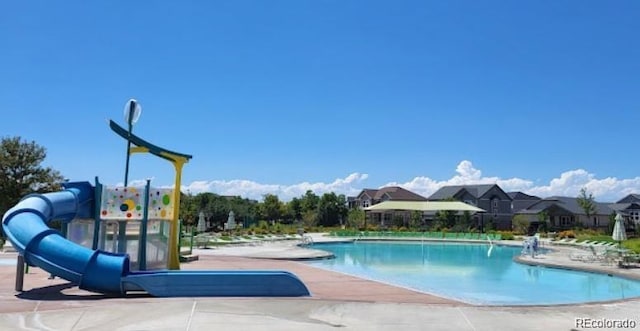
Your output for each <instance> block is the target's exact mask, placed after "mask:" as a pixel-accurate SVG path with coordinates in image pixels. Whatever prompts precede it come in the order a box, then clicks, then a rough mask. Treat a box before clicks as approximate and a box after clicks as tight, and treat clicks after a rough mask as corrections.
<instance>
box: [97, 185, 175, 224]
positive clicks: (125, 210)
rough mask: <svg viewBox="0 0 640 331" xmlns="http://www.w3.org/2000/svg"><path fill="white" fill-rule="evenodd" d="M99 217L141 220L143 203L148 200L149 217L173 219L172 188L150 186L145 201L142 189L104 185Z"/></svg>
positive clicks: (104, 218)
mask: <svg viewBox="0 0 640 331" xmlns="http://www.w3.org/2000/svg"><path fill="white" fill-rule="evenodd" d="M101 201H102V204H101V206H100V217H101V218H102V219H103V220H142V215H143V212H144V204H145V202H146V201H148V202H149V217H148V218H149V219H158V220H172V219H173V209H174V205H173V190H172V189H164V188H151V189H150V190H149V198H148V199H147V200H146V201H145V199H144V189H143V188H135V187H105V188H103V189H102V200H101Z"/></svg>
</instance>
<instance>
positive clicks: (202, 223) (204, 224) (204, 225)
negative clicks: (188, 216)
mask: <svg viewBox="0 0 640 331" xmlns="http://www.w3.org/2000/svg"><path fill="white" fill-rule="evenodd" d="M197 230H198V232H200V233H202V232H204V231H206V230H207V222H206V220H205V219H204V213H203V212H200V214H199V215H198V227H197Z"/></svg>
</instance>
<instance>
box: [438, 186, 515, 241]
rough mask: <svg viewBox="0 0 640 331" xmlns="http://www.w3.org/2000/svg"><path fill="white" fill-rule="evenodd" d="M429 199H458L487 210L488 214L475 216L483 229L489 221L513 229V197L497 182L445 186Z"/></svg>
mask: <svg viewBox="0 0 640 331" xmlns="http://www.w3.org/2000/svg"><path fill="white" fill-rule="evenodd" d="M428 199H429V200H430V201H443V200H457V201H462V202H464V203H467V204H470V205H473V206H476V207H478V208H481V209H484V210H486V211H487V213H486V214H479V215H476V216H475V218H476V221H477V222H478V226H479V227H480V228H481V229H483V228H484V226H485V224H488V223H489V222H492V223H494V224H495V226H496V228H497V229H500V230H510V229H511V218H512V216H513V214H512V212H511V202H512V199H511V197H510V196H509V195H508V194H507V193H506V192H505V191H503V190H502V188H500V186H498V185H497V184H479V185H452V186H443V187H441V188H440V189H439V190H437V191H436V192H435V193H433V194H432V195H431V196H430V197H429V198H428Z"/></svg>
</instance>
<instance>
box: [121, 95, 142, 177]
mask: <svg viewBox="0 0 640 331" xmlns="http://www.w3.org/2000/svg"><path fill="white" fill-rule="evenodd" d="M141 112H142V107H140V104H139V103H138V101H136V100H135V99H129V101H127V103H126V104H125V106H124V120H125V121H126V122H127V126H128V131H127V134H128V137H129V138H130V137H131V132H132V131H133V124H135V123H136V122H137V121H138V118H140V113H141ZM130 156H131V140H129V139H127V161H126V165H125V168H124V187H127V185H129V158H130Z"/></svg>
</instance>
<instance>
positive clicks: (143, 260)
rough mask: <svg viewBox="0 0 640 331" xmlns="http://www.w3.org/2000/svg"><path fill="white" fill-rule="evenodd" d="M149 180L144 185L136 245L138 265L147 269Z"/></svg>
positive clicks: (142, 268)
mask: <svg viewBox="0 0 640 331" xmlns="http://www.w3.org/2000/svg"><path fill="white" fill-rule="evenodd" d="M150 187H151V180H149V179H147V185H145V187H144V205H143V206H144V207H143V209H142V222H141V223H140V238H139V245H138V265H139V266H140V270H147V221H148V220H149V191H150Z"/></svg>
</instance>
